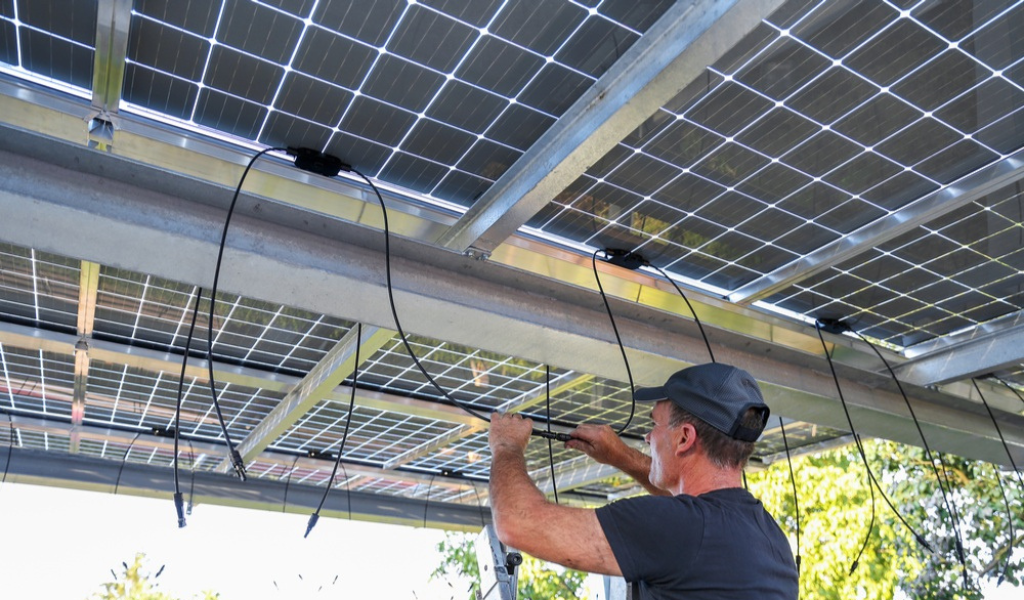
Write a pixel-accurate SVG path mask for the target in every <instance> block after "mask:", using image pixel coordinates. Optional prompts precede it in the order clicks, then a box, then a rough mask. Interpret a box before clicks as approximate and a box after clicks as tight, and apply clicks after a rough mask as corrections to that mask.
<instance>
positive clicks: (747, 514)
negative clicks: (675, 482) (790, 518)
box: [597, 488, 798, 600]
mask: <svg viewBox="0 0 1024 600" xmlns="http://www.w3.org/2000/svg"><path fill="white" fill-rule="evenodd" d="M597 518H598V521H600V523H601V527H602V528H603V529H604V534H605V537H607V538H608V543H609V545H611V548H612V552H613V553H614V554H615V559H616V560H617V561H618V563H619V568H620V569H622V575H623V577H625V579H626V581H631V582H639V584H640V594H641V596H640V597H641V598H643V599H644V600H670V599H688V600H693V599H695V598H702V599H704V598H707V599H716V600H725V599H735V598H758V599H766V600H767V599H772V600H774V599H779V600H783V599H784V600H792V599H794V598H796V597H797V593H798V578H797V572H796V563H795V562H794V561H793V553H792V551H791V550H790V548H789V541H788V540H787V539H786V536H785V535H784V534H783V533H782V530H781V529H779V526H778V524H777V523H776V522H775V519H773V518H772V516H771V515H769V514H768V512H767V511H766V510H765V509H764V506H762V505H761V502H760V501H759V500H757V499H756V498H754V497H753V496H751V495H750V494H749V493H748V492H747V491H746V490H743V489H742V488H728V489H722V490H715V491H712V492H708V493H706V494H701V495H700V496H688V495H686V494H683V495H681V496H675V497H668V496H641V497H638V498H628V499H625V500H619V501H618V502H614V503H612V504H609V505H607V506H603V507H601V508H599V509H597Z"/></svg>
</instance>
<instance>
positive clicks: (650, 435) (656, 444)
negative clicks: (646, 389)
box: [644, 400, 679, 490]
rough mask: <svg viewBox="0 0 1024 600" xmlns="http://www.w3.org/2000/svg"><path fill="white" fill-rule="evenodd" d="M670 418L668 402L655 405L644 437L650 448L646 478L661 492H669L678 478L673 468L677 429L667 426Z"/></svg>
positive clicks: (676, 471)
mask: <svg viewBox="0 0 1024 600" xmlns="http://www.w3.org/2000/svg"><path fill="white" fill-rule="evenodd" d="M670 418H671V408H670V407H669V401H668V400H662V401H660V402H658V403H657V404H655V405H654V410H652V411H651V421H652V422H653V423H652V426H651V430H650V431H648V432H647V435H646V436H644V441H646V442H647V445H648V446H650V448H651V472H650V474H649V475H648V478H649V479H650V481H651V483H652V484H654V486H656V487H658V488H660V489H663V490H671V489H672V488H673V487H674V486H675V484H676V482H677V481H678V478H679V473H678V470H677V469H675V468H673V465H675V458H676V455H675V448H676V445H677V443H678V436H679V431H678V428H677V427H672V426H670V425H669V420H670Z"/></svg>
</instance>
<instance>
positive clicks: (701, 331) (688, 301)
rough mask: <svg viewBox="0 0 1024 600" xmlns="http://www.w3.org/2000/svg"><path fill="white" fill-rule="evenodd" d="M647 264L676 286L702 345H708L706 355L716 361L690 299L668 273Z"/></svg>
mask: <svg viewBox="0 0 1024 600" xmlns="http://www.w3.org/2000/svg"><path fill="white" fill-rule="evenodd" d="M649 266H650V267H651V268H652V269H654V270H655V271H657V272H658V273H661V276H662V277H664V278H665V279H667V280H668V282H669V283H671V284H672V287H674V288H676V291H677V292H679V295H680V296H681V297H682V298H683V302H685V303H686V307H687V308H689V309H690V314H691V315H693V321H694V323H696V324H697V329H699V330H700V336H701V337H702V338H704V345H705V346H707V347H708V355H709V356H710V357H711V362H717V361H716V360H715V352H714V351H713V350H712V349H711V342H710V341H708V334H707V333H705V331H704V325H702V324H701V322H700V317H698V316H697V311H695V310H693V305H692V304H690V299H689V298H687V297H686V294H684V293H683V290H682V289H681V288H680V287H679V286H678V285H676V282H675V281H674V280H673V279H672V278H671V277H669V276H668V273H666V272H665V271H662V270H661V268H660V267H658V266H657V265H649Z"/></svg>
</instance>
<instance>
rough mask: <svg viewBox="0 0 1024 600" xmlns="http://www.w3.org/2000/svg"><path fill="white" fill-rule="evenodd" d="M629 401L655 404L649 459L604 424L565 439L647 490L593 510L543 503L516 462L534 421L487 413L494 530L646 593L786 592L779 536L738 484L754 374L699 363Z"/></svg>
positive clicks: (753, 429) (753, 431) (793, 578)
mask: <svg viewBox="0 0 1024 600" xmlns="http://www.w3.org/2000/svg"><path fill="white" fill-rule="evenodd" d="M636 400H637V401H639V402H654V403H655V404H654V409H653V410H652V411H651V419H652V420H653V421H654V423H653V427H652V428H651V430H650V431H649V432H648V433H647V435H646V436H645V438H644V439H645V441H646V442H647V444H648V446H649V447H650V451H651V455H650V456H647V455H645V454H643V453H641V452H639V451H637V450H635V449H633V448H630V447H629V446H627V445H626V444H625V443H624V442H623V441H622V440H620V439H619V437H618V436H617V435H615V433H614V432H613V431H612V429H611V428H610V427H608V426H607V425H580V426H579V427H578V428H577V429H576V430H575V431H574V432H573V433H572V436H573V439H572V440H570V441H568V442H566V446H567V447H569V448H574V449H576V450H580V451H582V452H584V453H586V454H587V455H588V456H590V457H592V458H594V459H595V460H597V461H598V462H601V463H604V464H608V465H611V466H614V467H616V468H618V469H620V470H622V471H623V472H625V473H626V474H628V475H630V476H631V477H633V478H634V479H635V480H636V481H637V482H638V483H640V484H641V485H642V486H643V487H644V488H646V489H647V490H648V491H649V492H650V493H651V494H652V495H651V496H642V497H637V498H629V499H625V500H620V501H618V502H614V503H612V504H609V505H607V506H603V507H601V508H598V509H597V510H590V509H582V508H573V507H566V506H558V505H556V504H553V503H550V502H548V501H547V499H546V498H545V497H544V495H543V494H541V492H540V490H538V489H537V487H536V486H535V485H534V483H533V482H532V481H531V480H530V477H529V475H528V474H527V471H526V461H525V459H524V457H523V452H524V450H525V448H526V444H527V442H528V441H529V439H530V432H531V431H532V429H533V423H532V421H531V420H530V419H524V418H522V417H521V416H520V415H502V414H495V415H494V418H493V420H492V422H491V432H490V445H491V452H492V463H491V488H490V489H491V510H492V512H493V515H494V525H495V528H496V530H497V532H498V537H499V538H500V539H501V540H502V541H503V542H504V543H506V544H508V545H509V546H512V547H514V548H517V549H519V550H522V551H524V552H527V553H528V554H531V555H533V556H536V557H537V558H540V559H543V560H547V561H551V562H555V563H558V564H561V565H564V566H566V567H570V568H573V569H579V570H583V571H590V572H594V573H602V574H606V575H621V576H623V577H625V578H626V580H627V581H630V582H632V583H633V590H634V593H637V591H638V592H639V597H640V598H643V599H645V600H646V599H673V598H680V599H682V598H688V599H693V598H714V599H726V598H758V599H776V598H778V599H792V598H796V597H797V583H798V581H797V570H796V565H795V563H794V561H793V555H792V552H791V550H790V547H789V543H788V541H787V540H786V537H785V535H784V534H783V533H782V531H781V530H780V529H779V527H778V525H777V524H776V523H775V520H774V519H772V517H771V515H769V514H768V513H767V512H766V511H765V510H764V507H763V506H762V505H761V503H760V502H759V501H758V500H756V499H755V498H754V497H753V496H751V495H750V494H749V493H747V492H746V491H745V490H744V489H743V487H742V483H741V481H742V472H743V466H744V465H745V464H746V461H747V459H748V458H749V457H750V454H751V452H752V451H753V448H754V442H755V441H756V440H757V438H758V437H759V436H760V435H761V432H762V431H763V430H764V426H765V424H766V422H767V420H768V413H769V411H768V406H767V405H765V403H764V399H763V398H762V396H761V391H760V389H759V388H758V385H757V382H756V381H755V380H754V378H753V377H751V376H750V374H749V373H747V372H746V371H743V370H741V369H737V368H736V367H732V366H729V365H723V364H706V365H698V366H695V367H690V368H688V369H683V370H682V371H679V372H677V373H675V374H674V375H672V376H671V377H670V378H669V379H668V381H667V382H666V383H665V385H664V386H661V387H657V388H648V389H641V390H637V392H636ZM635 597H636V596H634V598H635Z"/></svg>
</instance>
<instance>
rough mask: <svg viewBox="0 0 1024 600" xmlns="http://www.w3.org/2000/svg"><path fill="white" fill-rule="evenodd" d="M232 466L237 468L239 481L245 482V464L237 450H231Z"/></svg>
mask: <svg viewBox="0 0 1024 600" xmlns="http://www.w3.org/2000/svg"><path fill="white" fill-rule="evenodd" d="M231 466H232V467H234V468H235V475H238V478H239V479H241V480H242V481H245V479H246V477H245V462H244V461H243V460H242V455H241V454H239V453H238V450H236V449H235V448H232V449H231Z"/></svg>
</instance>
